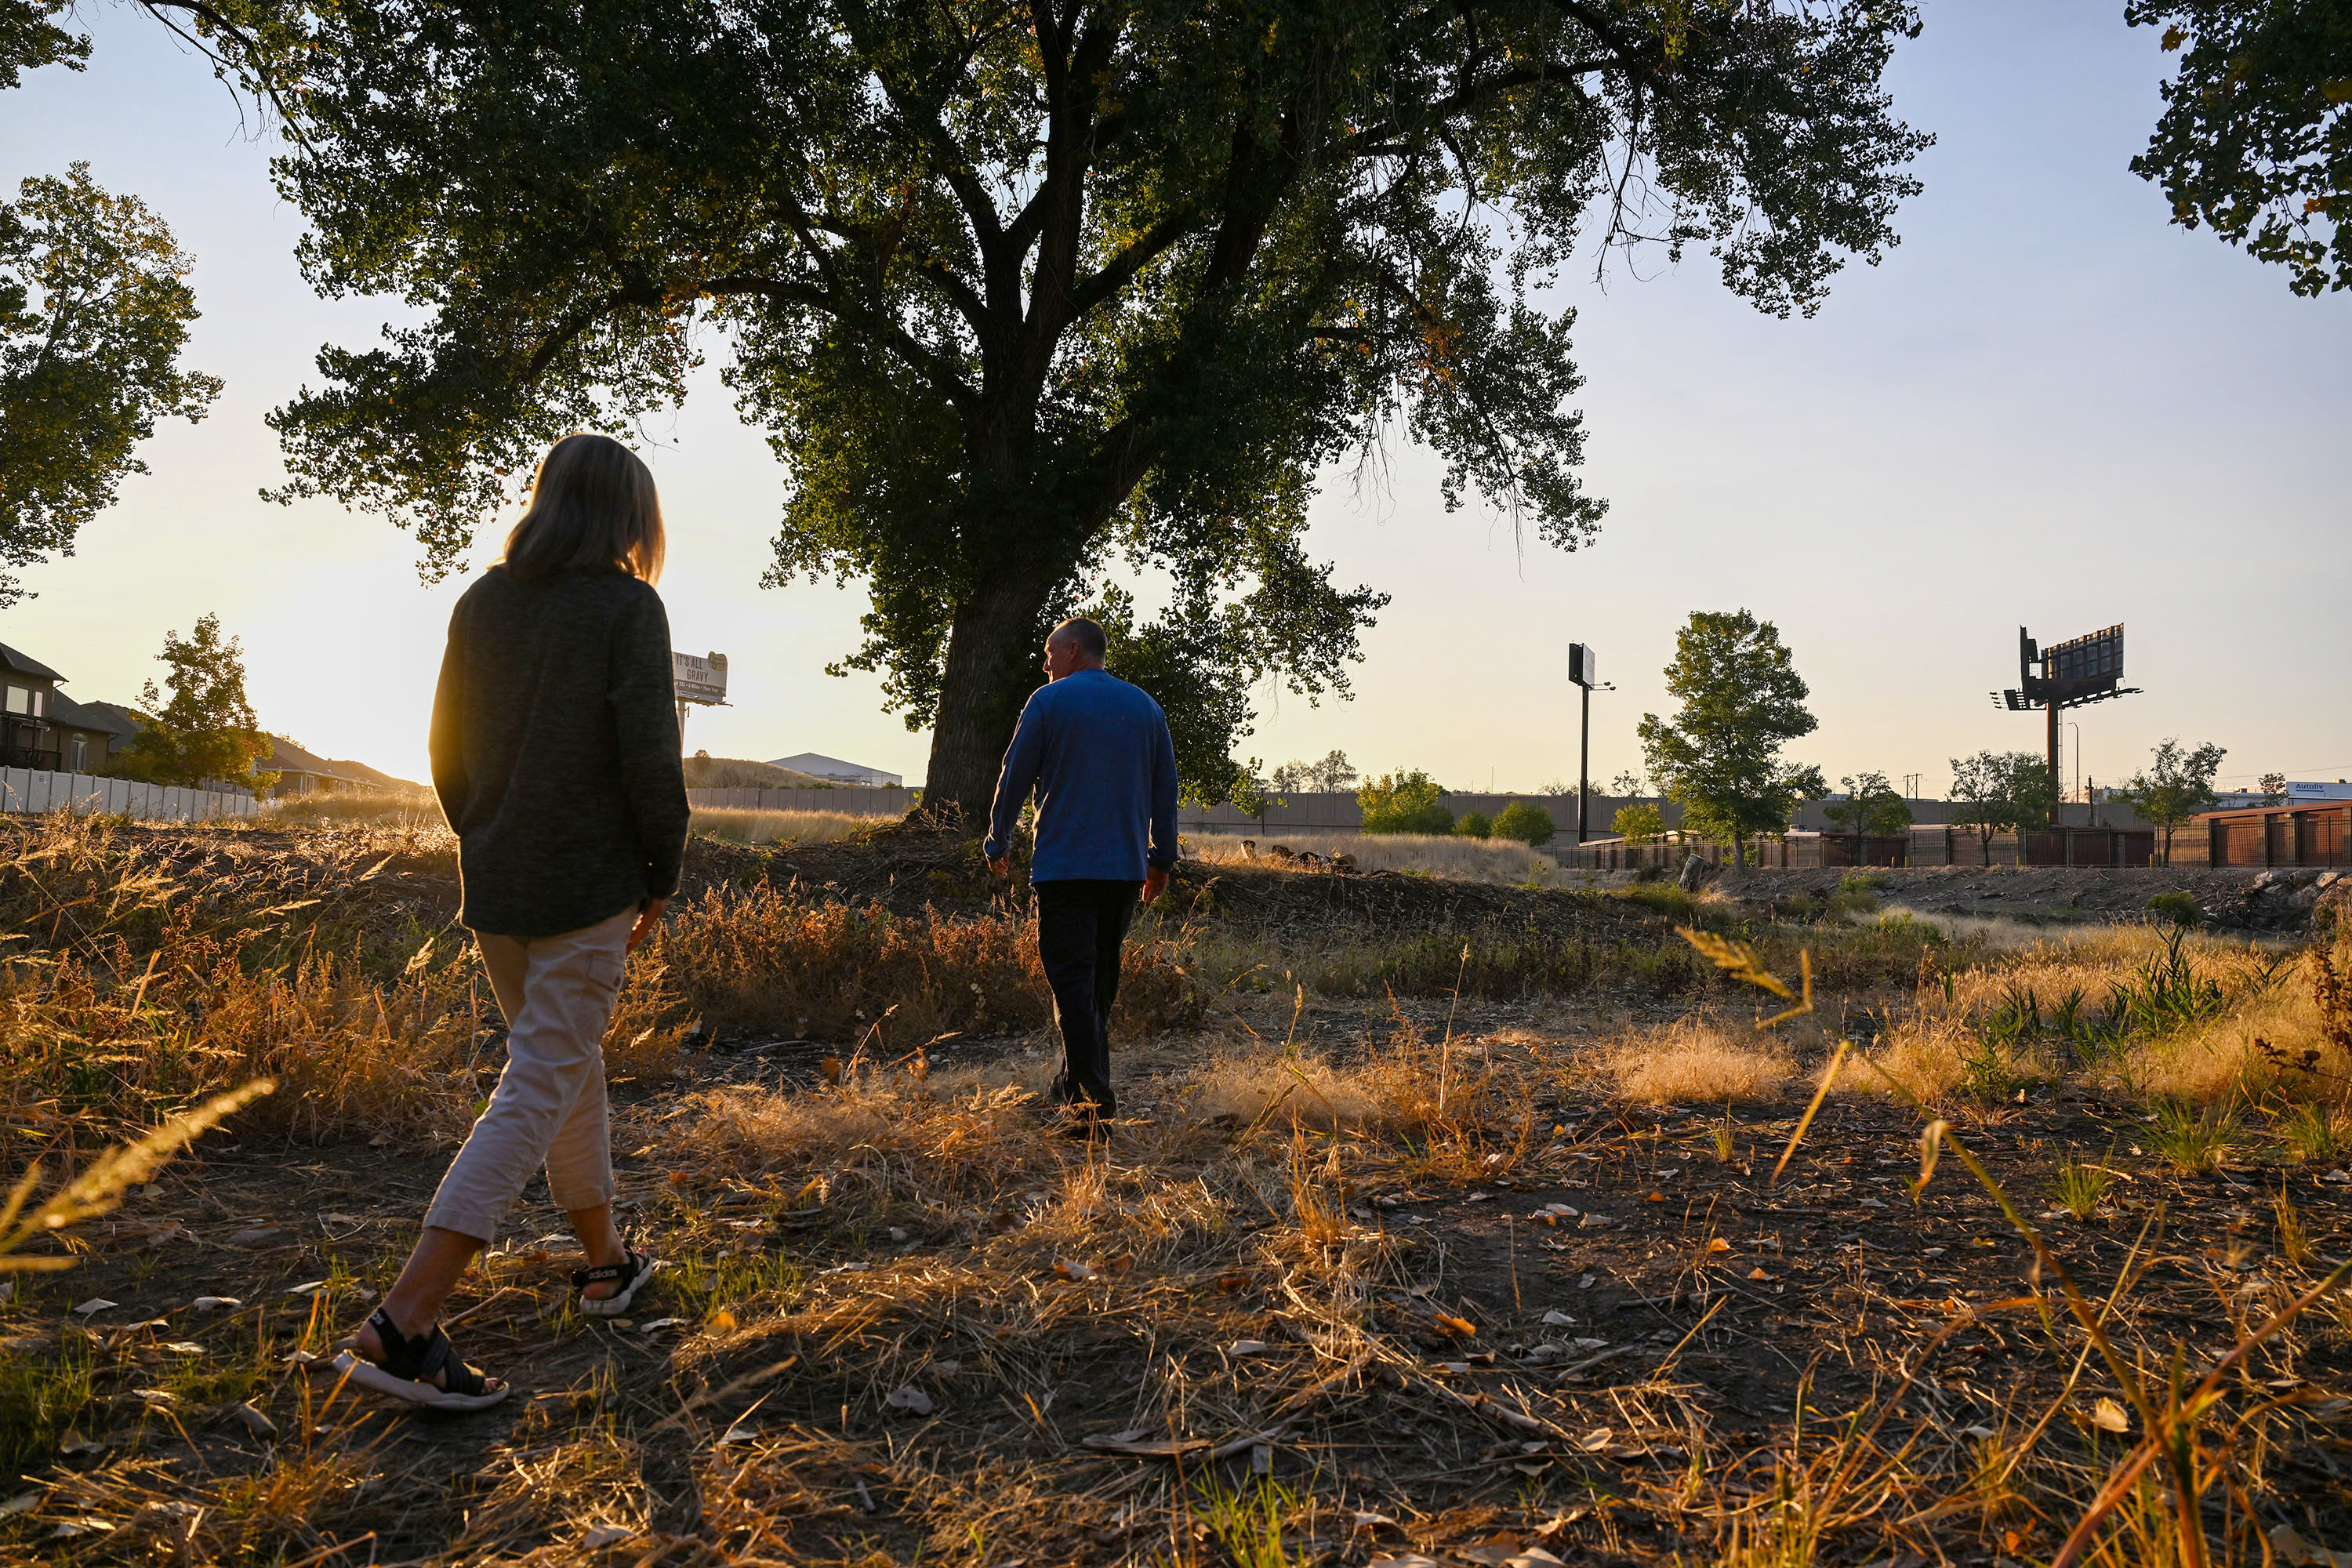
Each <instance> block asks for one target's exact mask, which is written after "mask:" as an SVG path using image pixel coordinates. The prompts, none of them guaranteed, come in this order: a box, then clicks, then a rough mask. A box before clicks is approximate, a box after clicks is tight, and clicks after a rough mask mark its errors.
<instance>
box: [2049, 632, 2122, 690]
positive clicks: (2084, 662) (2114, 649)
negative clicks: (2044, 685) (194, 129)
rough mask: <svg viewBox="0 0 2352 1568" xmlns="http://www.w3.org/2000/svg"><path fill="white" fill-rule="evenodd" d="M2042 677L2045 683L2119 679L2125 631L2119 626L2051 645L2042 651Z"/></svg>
mask: <svg viewBox="0 0 2352 1568" xmlns="http://www.w3.org/2000/svg"><path fill="white" fill-rule="evenodd" d="M2042 677H2043V679H2048V680H2100V679H2106V680H2121V679H2123V678H2124V628H2123V627H2122V626H2109V627H2107V628H2106V629H2105V631H2096V632H2093V633H2091V634H2090V635H2089V636H2087V637H2075V638H2074V639H2073V640H2072V641H2070V642H2061V643H2052V644H2051V645H2050V646H2049V647H2046V648H2043V649H2042Z"/></svg>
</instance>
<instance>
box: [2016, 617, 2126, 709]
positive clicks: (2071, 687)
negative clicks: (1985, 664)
mask: <svg viewBox="0 0 2352 1568" xmlns="http://www.w3.org/2000/svg"><path fill="white" fill-rule="evenodd" d="M2017 664H2018V675H2019V680H2018V689H2014V690H2011V691H2006V692H2003V693H2002V694H2001V695H2002V697H2003V698H2004V699H2005V700H2006V701H2007V703H2008V705H2009V707H2010V708H2011V710H2023V709H2029V708H2049V707H2053V706H2054V707H2060V708H2071V707H2073V706H2074V705H2075V704H2076V703H2081V702H2098V701H2103V700H2105V699H2107V698H2110V697H2121V696H2123V695H2125V694H2126V688H2125V687H2124V685H2123V678H2124V628H2123V627H2122V626H2120V625H2117V626H2107V627H2105V628H2104V629H2102V630H2099V631H2095V632H2090V633H2086V634H2085V635H2084V636H2082V637H2070V638H2068V639H2067V640H2066V641H2064V642H2059V643H2052V644H2051V645H2050V646H2049V647H2039V646H2037V645H2036V644H2035V642H2034V640H2033V638H2032V637H2031V636H2029V635H2028V634H2027V632H2026V630H2025V628H2024V627H2023V626H2020V627H2018V628H2017ZM2036 666H2039V667H2040V668H2039V669H2038V670H2037V669H2036V668H2035V667H2036Z"/></svg>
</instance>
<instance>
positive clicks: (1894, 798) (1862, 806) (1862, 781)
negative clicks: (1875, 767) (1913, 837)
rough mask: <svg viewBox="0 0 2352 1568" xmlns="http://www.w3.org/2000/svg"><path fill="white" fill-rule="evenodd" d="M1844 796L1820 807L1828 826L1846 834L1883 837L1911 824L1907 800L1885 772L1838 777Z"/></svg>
mask: <svg viewBox="0 0 2352 1568" xmlns="http://www.w3.org/2000/svg"><path fill="white" fill-rule="evenodd" d="M1838 785H1839V787H1840V788H1842V789H1843V790H1844V791H1845V798H1844V799H1843V800H1842V801H1838V802H1836V803H1834V804H1833V805H1829V806H1826V807H1824V808H1823V809H1822V816H1826V817H1828V818H1829V819H1830V823H1831V825H1832V826H1834V827H1837V828H1839V829H1841V830H1843V831H1844V832H1847V833H1859V834H1863V835H1864V836H1865V837H1891V836H1893V835H1895V834H1898V833H1903V832H1906V831H1907V830H1908V829H1909V828H1910V826H1911V803H1910V802H1909V801H1907V800H1906V799H1904V798H1903V795H1902V793H1901V792H1900V791H1898V790H1897V789H1895V785H1894V784H1892V783H1891V782H1889V781H1888V779H1887V777H1886V775H1885V773H1862V774H1859V775H1857V776H1855V777H1853V778H1843V779H1840V780H1838Z"/></svg>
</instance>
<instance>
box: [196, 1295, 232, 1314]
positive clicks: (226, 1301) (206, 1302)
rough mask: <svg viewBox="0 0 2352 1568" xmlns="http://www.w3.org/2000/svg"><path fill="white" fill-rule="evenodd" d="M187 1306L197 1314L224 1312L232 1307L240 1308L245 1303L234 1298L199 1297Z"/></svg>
mask: <svg viewBox="0 0 2352 1568" xmlns="http://www.w3.org/2000/svg"><path fill="white" fill-rule="evenodd" d="M188 1305H189V1306H191V1307H194V1309H195V1310H197V1311H199V1312H226V1311H227V1310H229V1309H230V1308H232V1307H242V1306H244V1305H245V1303H244V1302H243V1301H241V1300H238V1299H237V1298H236V1297H235V1296H199V1297H197V1298H196V1299H195V1300H193V1301H191V1302H189V1303H188Z"/></svg>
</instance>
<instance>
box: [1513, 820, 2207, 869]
mask: <svg viewBox="0 0 2352 1568" xmlns="http://www.w3.org/2000/svg"><path fill="white" fill-rule="evenodd" d="M2203 840H2204V836H2203V835H2201V834H2199V833H2193V832H2183V833H2180V834H2178V835H2176V836H2175V837H2174V838H2173V842H2172V858H2171V861H2170V864H2172V865H2175V866H2201V865H2203V864H2205V860H2206V855H2205V844H2204V841H2203ZM2162 846H2163V839H2162V837H2161V836H2160V835H2158V834H2155V833H2151V832H2148V831H2147V830H2145V829H2140V830H2134V829H2128V828H2125V829H2117V828H2106V827H2068V828H2052V829H2049V830H2046V831H2043V832H2037V833H1996V834H1994V835H1992V836H1991V837H1990V840H1988V839H1987V838H1986V837H1984V836H1983V835H1981V834H1977V833H1972V832H1970V831H1969V830H1968V829H1967V828H1964V827H1915V828H1913V829H1912V830H1911V831H1910V832H1909V833H1907V834H1899V835H1887V836H1885V837H1857V836H1855V835H1853V834H1851V833H1819V834H1814V833H1791V834H1789V835H1787V836H1786V837H1777V838H1756V839H1751V840H1749V841H1748V864H1749V865H1751V866H1757V867H1761V868H1766V869H1768V870H1790V871H1799V870H1817V869H1834V868H1838V867H1842V866H1852V867H1857V868H1860V867H1870V866H1886V867H1895V866H2023V867H2038V866H2105V867H2133V866H2147V865H2149V864H2151V863H2161V856H2162ZM1543 852H1544V853H1545V854H1547V855H1549V856H1550V857H1551V858H1553V859H1554V860H1557V861H1558V862H1559V864H1560V865H1561V866H1562V867H1563V868H1570V869H1575V870H1593V871H1628V870H1638V869H1641V868H1644V867H1653V866H1654V867H1657V868H1662V869H1665V870H1674V869H1676V868H1679V867H1680V866H1681V865H1682V864H1683V862H1684V860H1685V859H1686V858H1688V857H1690V856H1693V855H1696V856H1697V857H1698V858H1700V859H1701V860H1704V861H1706V863H1707V864H1708V865H1710V866H1721V865H1727V864H1728V863H1729V862H1730V859H1731V849H1730V847H1729V846H1727V845H1722V844H1704V843H1698V842H1696V841H1688V842H1682V843H1675V842H1673V841H1664V842H1660V843H1655V844H1626V843H1623V842H1617V843H1610V844H1589V845H1586V846H1584V847H1577V846H1574V845H1563V844H1560V843H1559V842H1557V841H1555V842H1553V843H1551V844H1548V845H1546V846H1544V850H1543Z"/></svg>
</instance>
